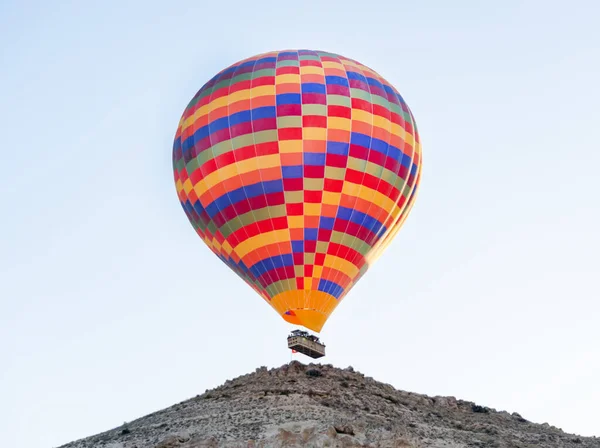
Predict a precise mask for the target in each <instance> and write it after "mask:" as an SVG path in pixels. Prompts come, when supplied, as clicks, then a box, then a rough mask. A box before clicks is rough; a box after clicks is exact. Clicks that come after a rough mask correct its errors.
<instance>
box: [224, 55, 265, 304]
mask: <svg viewBox="0 0 600 448" xmlns="http://www.w3.org/2000/svg"><path fill="white" fill-rule="evenodd" d="M246 62H247V61H246ZM254 64H256V61H254ZM241 65H242V63H240V64H239V66H238V67H236V69H235V70H234V72H233V74H232V76H231V81H233V78H234V77H235V74H236V72H237V71H239V70H240V68H241ZM232 85H233V83H232V82H230V83H229V89H228V91H227V126H228V128H229V129H230V136H229V137H230V140H229V141H230V142H231V150H232V155H233V160H234V163H233V167H234V168H235V172H236V176H237V177H238V179H239V180H240V185H241V188H242V191H243V192H244V198H245V200H246V201H247V202H248V205H250V202H249V201H248V196H247V195H246V192H245V191H244V185H243V183H242V176H241V175H240V172H239V170H238V161H237V159H236V154H235V149H234V147H233V141H232V136H231V119H230V118H231V116H230V113H229V110H230V107H229V106H230V100H229V95H230V93H231V87H232ZM251 89H252V83H250V87H249V89H248V92H249V94H250V91H251ZM250 113H252V103H251V102H250ZM251 117H252V116H251ZM227 193H228V194H229V193H231V192H229V191H228V192H227ZM232 204H233V203H232ZM233 208H234V209H236V207H235V205H233ZM251 212H252V216H253V218H254V211H253V210H251ZM239 216H241V215H238V214H237V210H236V217H237V218H239ZM228 222H229V221H228ZM241 228H242V229H243V231H244V234H245V235H246V240H248V239H250V238H251V237H250V234H249V233H248V230H247V229H246V226H245V225H244V226H242V227H241ZM238 245H239V244H238ZM238 245H236V247H237V246H238ZM232 247H233V246H232ZM236 247H233V249H232V251H235V249H236ZM238 256H239V255H238ZM240 262H242V263H243V262H244V260H242V257H240ZM247 268H248V270H249V269H250V266H247ZM249 278H250V279H252V277H249ZM254 286H255V287H256V288H258V289H260V290H261V293H260V295H261V296H262V297H263V298H265V299H266V297H264V295H263V293H262V289H263V287H262V285H261V284H260V282H259V281H258V278H257V279H256V280H255V282H254ZM253 289H254V288H253Z"/></svg>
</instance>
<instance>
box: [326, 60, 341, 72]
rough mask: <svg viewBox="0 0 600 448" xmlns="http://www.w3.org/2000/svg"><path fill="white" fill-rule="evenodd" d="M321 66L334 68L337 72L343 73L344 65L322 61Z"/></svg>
mask: <svg viewBox="0 0 600 448" xmlns="http://www.w3.org/2000/svg"><path fill="white" fill-rule="evenodd" d="M322 64H323V68H336V69H338V70H342V71H344V65H343V64H340V63H339V62H332V61H323V62H322Z"/></svg>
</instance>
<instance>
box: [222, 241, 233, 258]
mask: <svg viewBox="0 0 600 448" xmlns="http://www.w3.org/2000/svg"><path fill="white" fill-rule="evenodd" d="M223 250H224V251H225V253H226V254H227V255H229V254H231V251H232V250H233V247H231V244H229V241H227V240H225V241H223Z"/></svg>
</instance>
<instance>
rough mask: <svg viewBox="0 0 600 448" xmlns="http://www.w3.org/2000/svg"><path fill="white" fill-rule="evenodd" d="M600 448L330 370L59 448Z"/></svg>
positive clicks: (504, 416) (267, 374) (596, 442)
mask: <svg viewBox="0 0 600 448" xmlns="http://www.w3.org/2000/svg"><path fill="white" fill-rule="evenodd" d="M327 446H328V447H332V448H333V447H397V448H417V447H418V448H425V447H435V448H463V447H465V448H466V447H481V448H486V447H489V448H513V447H514V448H533V447H548V448H552V447H561V448H570V447H573V448H587V447H589V448H591V447H594V448H600V438H595V437H593V438H585V437H579V436H576V435H572V434H566V433H564V432H563V431H561V430H560V429H558V428H555V427H553V426H550V425H548V424H542V425H540V424H534V423H531V422H529V421H527V420H526V419H525V418H523V417H521V416H520V415H519V414H517V413H513V414H509V413H508V412H504V411H496V410H494V409H490V408H487V407H484V406H480V405H477V404H475V403H471V402H467V401H462V400H457V399H455V398H454V397H428V396H426V395H419V394H415V393H410V392H403V391H400V390H396V389H394V388H393V387H392V386H390V385H388V384H383V383H380V382H377V381H375V380H374V379H372V378H369V377H365V376H364V375H362V374H361V373H358V372H355V371H354V370H353V369H352V368H347V369H338V368H335V367H333V366H331V365H318V364H309V365H304V364H301V363H299V362H296V361H294V362H292V363H290V364H289V365H288V364H286V365H284V366H282V367H280V368H276V369H270V370H269V369H267V368H265V367H262V368H259V369H257V370H256V371H255V372H254V373H251V374H248V375H243V376H241V377H238V378H236V379H234V380H230V381H226V382H225V384H223V385H222V386H219V387H217V388H216V389H212V390H208V391H206V392H205V393H204V394H202V395H198V396H196V397H194V398H192V399H190V400H187V401H184V402H181V403H179V404H176V405H174V406H171V407H170V408H167V409H164V410H162V411H159V412H155V413H153V414H150V415H148V416H146V417H142V418H140V419H138V420H135V421H133V422H130V423H127V424H125V425H123V426H121V427H118V428H115V429H112V430H110V431H107V432H104V433H102V434H98V435H95V436H92V437H89V438H86V439H82V440H79V441H76V442H72V443H69V444H67V445H64V446H63V447H61V448H92V447H93V448H146V447H152V448H199V447H244V448H246V447H255V448H258V447H265V448H266V447H327Z"/></svg>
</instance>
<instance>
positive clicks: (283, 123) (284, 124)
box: [277, 115, 302, 129]
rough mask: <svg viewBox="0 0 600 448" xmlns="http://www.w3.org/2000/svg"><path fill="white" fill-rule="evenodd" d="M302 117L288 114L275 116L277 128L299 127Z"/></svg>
mask: <svg viewBox="0 0 600 448" xmlns="http://www.w3.org/2000/svg"><path fill="white" fill-rule="evenodd" d="M301 127H302V117H301V116H299V115H290V116H287V117H277V128H279V129H285V128H301Z"/></svg>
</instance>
